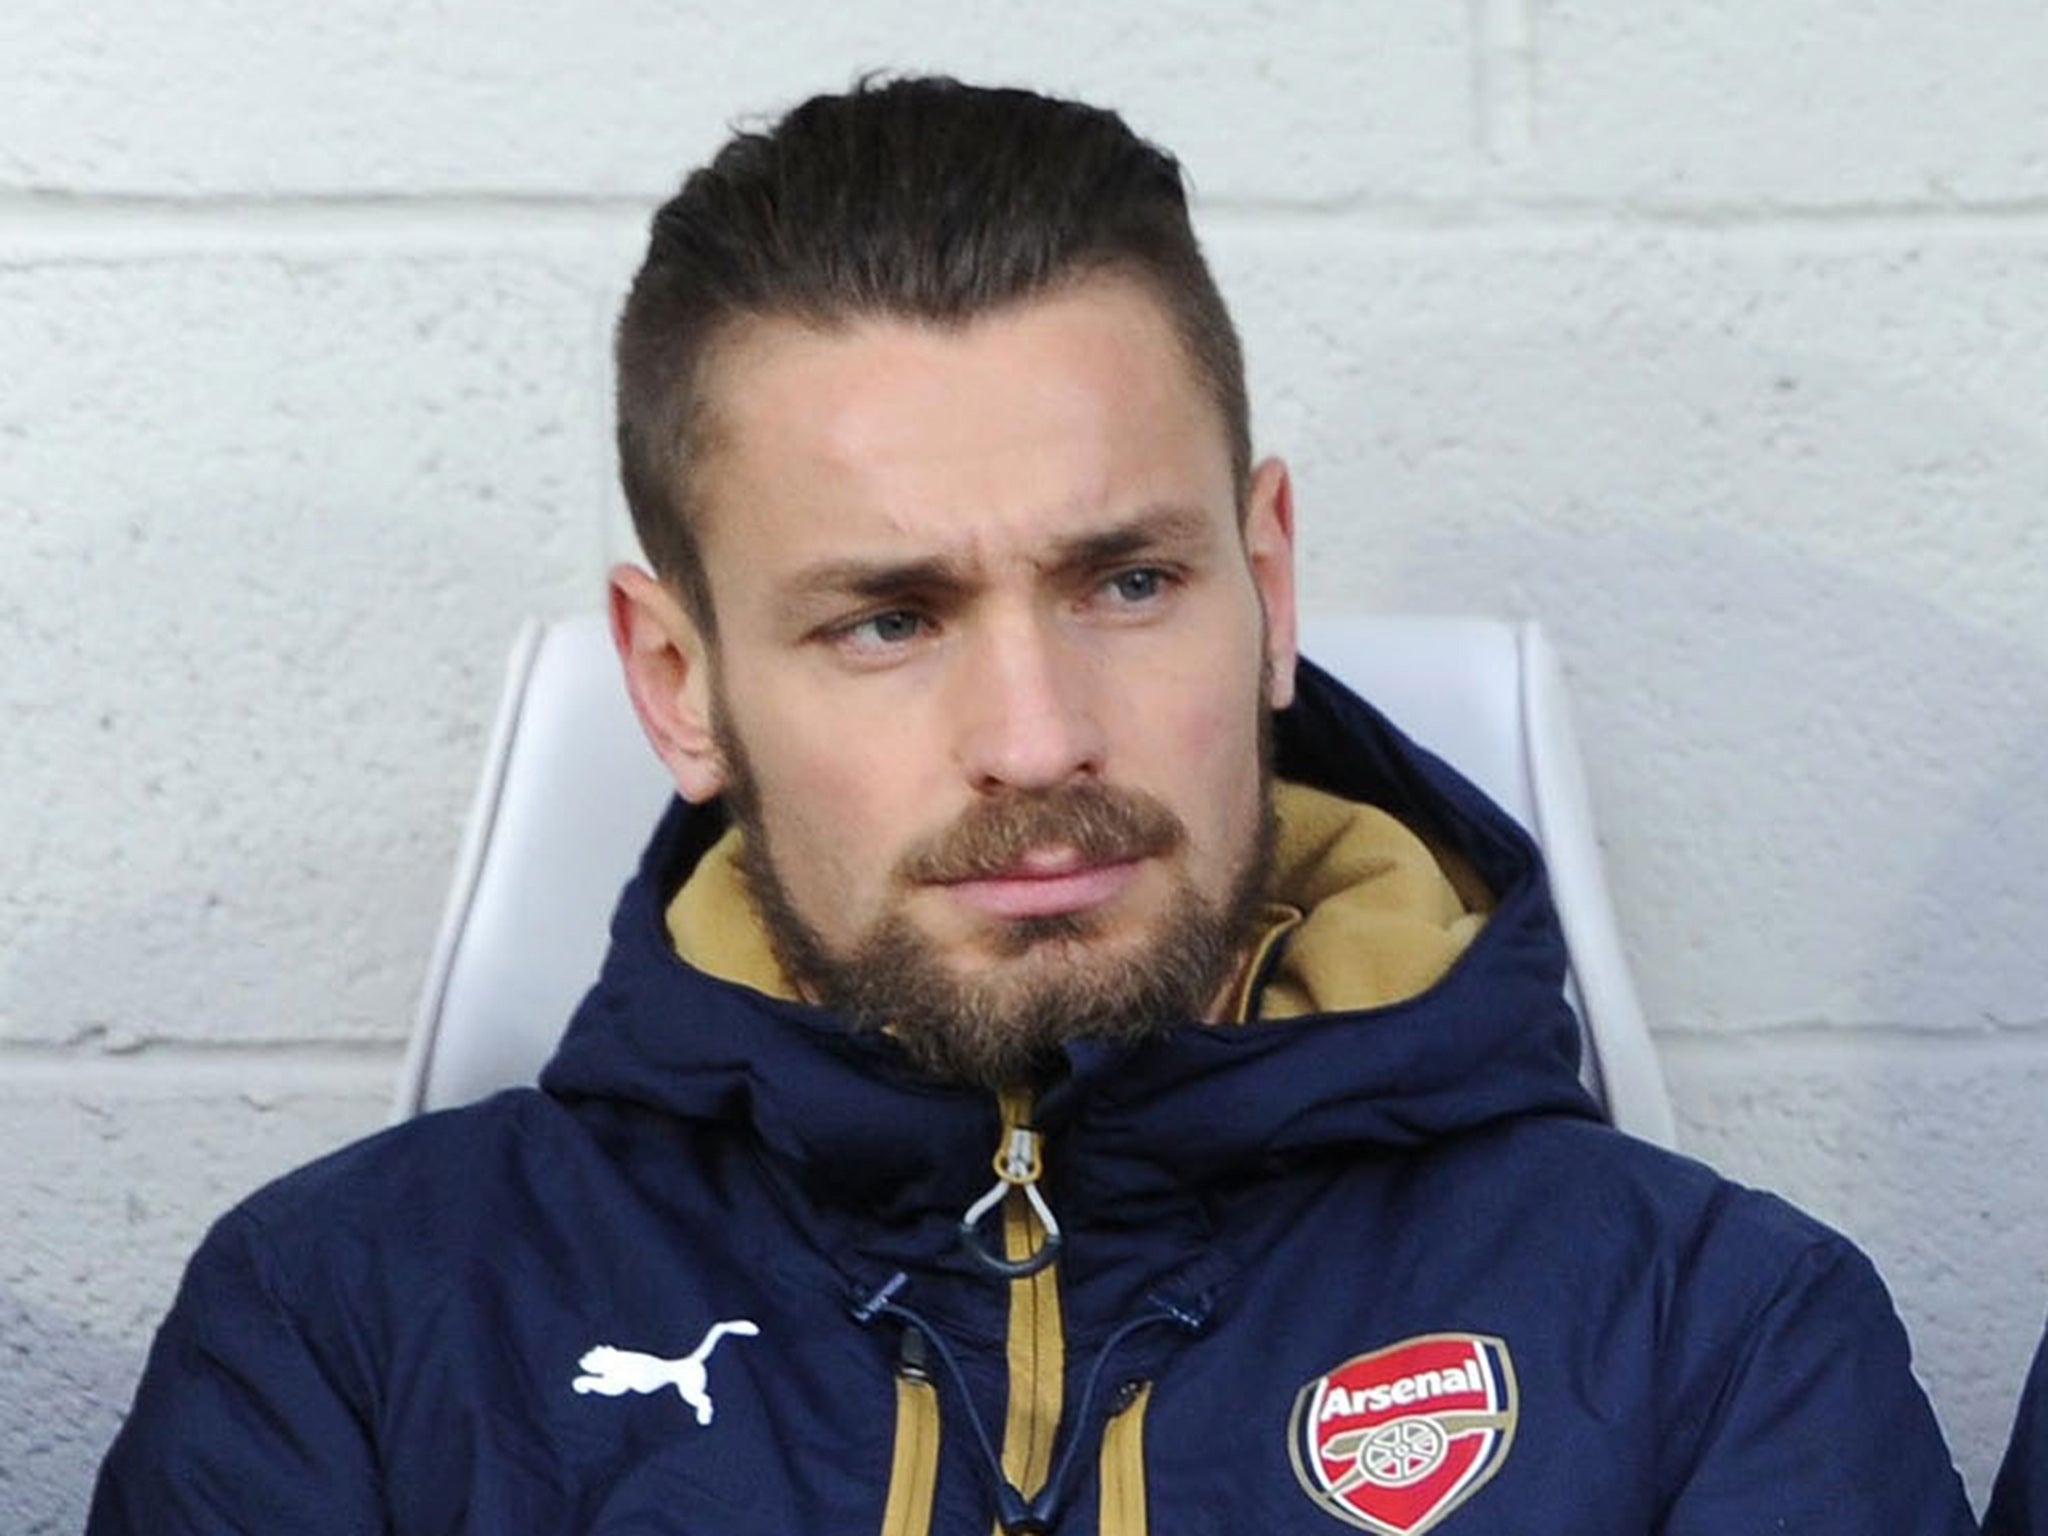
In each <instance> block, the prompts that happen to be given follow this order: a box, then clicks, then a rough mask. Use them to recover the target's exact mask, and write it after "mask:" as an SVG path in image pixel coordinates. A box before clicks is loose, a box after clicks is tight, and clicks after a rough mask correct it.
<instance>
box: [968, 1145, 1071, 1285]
mask: <svg viewBox="0 0 2048 1536" xmlns="http://www.w3.org/2000/svg"><path fill="white" fill-rule="evenodd" d="M1041 1148H1042V1143H1041V1140H1040V1137H1039V1134H1038V1132H1036V1131H1034V1130H1033V1129H1032V1128H1031V1127H1030V1126H1028V1125H1013V1126H1011V1127H1010V1129H1009V1132H1008V1134H1007V1135H1006V1136H1005V1137H1004V1138H1003V1141H1002V1143H1001V1144H1000V1145H999V1146H997V1148H996V1155H995V1170H996V1181H995V1183H994V1184H993V1185H991V1186H990V1187H989V1192H988V1193H987V1194H985V1195H983V1196H982V1197H981V1198H980V1199H979V1200H977V1201H975V1202H974V1204H972V1205H970V1206H969V1207H967V1213H966V1214H965V1215H964V1216H962V1217H961V1218H960V1246H961V1247H963V1248H965V1249H966V1250H967V1256H968V1257H969V1258H971V1259H973V1260H974V1262H975V1263H977V1264H979V1265H980V1266H981V1267H982V1268H983V1269H985V1270H988V1271H989V1272H990V1273H991V1274H994V1275H997V1276H1000V1277H1001V1278H1002V1279H1005V1280H1022V1279H1024V1278H1025V1277H1026V1276H1028V1275H1035V1274H1037V1273H1038V1272H1039V1271H1040V1270H1041V1269H1044V1268H1045V1267H1046V1266H1047V1265H1049V1264H1051V1263H1052V1261H1053V1260H1054V1259H1056V1258H1058V1257H1059V1252H1060V1243H1061V1241H1062V1239H1061V1237H1060V1224H1059V1223H1058V1222H1057V1221H1055V1220H1053V1215H1052V1207H1051V1206H1049V1205H1047V1204H1046V1203H1045V1196H1044V1195H1042V1194H1040V1193H1039V1189H1038V1180H1039V1176H1040V1175H1041V1174H1043V1173H1044V1172H1045V1160H1044V1157H1043V1155H1042V1150H1041ZM1013 1189H1021V1190H1022V1191H1024V1198H1025V1199H1026V1200H1029V1201H1030V1202H1031V1209H1032V1211H1033V1212H1034V1213H1035V1214H1036V1215H1037V1217H1038V1223H1039V1225H1040V1226H1042V1227H1044V1228H1045V1241H1044V1242H1042V1243H1040V1244H1039V1245H1038V1248H1037V1251H1036V1252H1033V1253H1029V1254H1026V1255H1025V1256H1024V1257H1023V1258H1021V1259H1018V1260H1015V1261H1014V1262H1013V1261H1012V1260H1009V1259H1005V1258H1002V1257H1001V1256H999V1255H998V1254H996V1253H993V1252H991V1251H990V1250H989V1247H988V1245H987V1244H986V1243H984V1242H983V1241H982V1239H981V1233H980V1231H979V1230H978V1228H979V1227H980V1226H981V1222H982V1218H983V1217H985V1216H987V1215H988V1213H989V1212H990V1211H993V1210H994V1209H995V1208H996V1207H997V1206H998V1205H1000V1204H1002V1201H1003V1196H1005V1195H1007V1194H1008V1193H1009V1192H1010V1191H1011V1190H1013Z"/></svg>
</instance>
